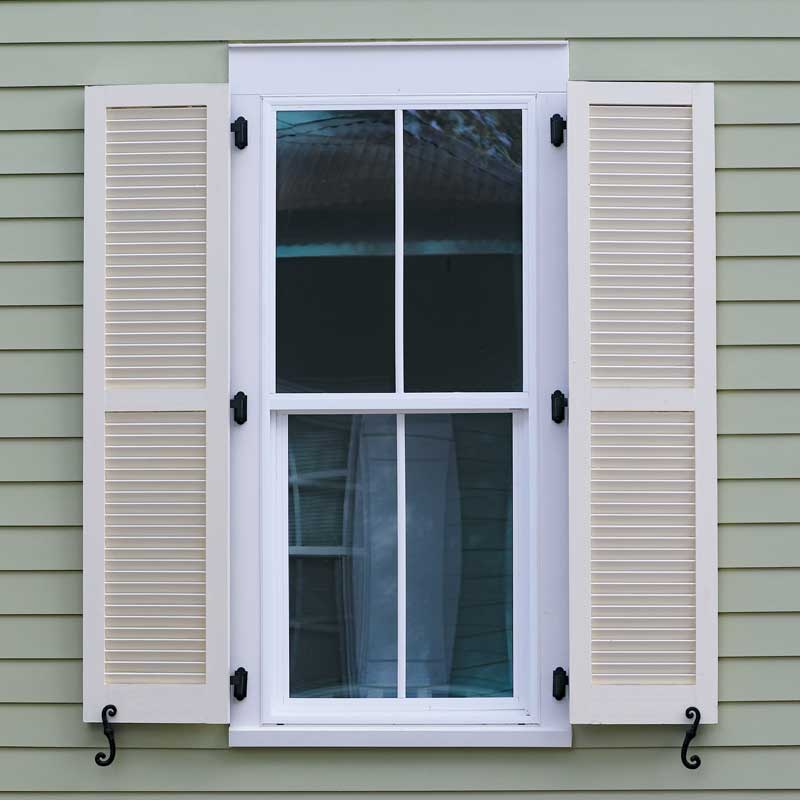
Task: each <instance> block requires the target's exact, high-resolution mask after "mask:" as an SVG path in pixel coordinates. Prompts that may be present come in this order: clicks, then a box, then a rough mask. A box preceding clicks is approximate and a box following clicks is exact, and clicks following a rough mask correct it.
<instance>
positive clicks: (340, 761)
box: [0, 726, 800, 796]
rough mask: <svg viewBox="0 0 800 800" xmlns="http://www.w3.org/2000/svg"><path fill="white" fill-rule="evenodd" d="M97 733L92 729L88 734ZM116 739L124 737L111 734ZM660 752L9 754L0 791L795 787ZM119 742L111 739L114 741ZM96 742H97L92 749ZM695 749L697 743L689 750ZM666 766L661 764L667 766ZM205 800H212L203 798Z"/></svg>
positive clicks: (766, 765)
mask: <svg viewBox="0 0 800 800" xmlns="http://www.w3.org/2000/svg"><path fill="white" fill-rule="evenodd" d="M95 727H97V726H95ZM120 730H121V731H123V732H124V731H125V730H127V729H125V728H122V727H121V728H120ZM673 731H674V736H673V746H672V747H671V748H670V749H668V750H666V751H665V750H664V749H663V748H636V749H628V748H598V749H591V748H590V749H584V750H579V751H574V750H569V749H559V748H556V749H548V748H544V749H511V750H499V751H494V752H491V753H487V754H485V755H483V756H482V757H480V758H476V755H475V752H474V751H471V750H470V749H468V748H463V749H457V748H445V749H439V750H433V751H430V750H428V751H425V750H417V749H402V748H401V749H391V748H382V749H373V750H362V749H358V748H356V749H350V750H336V749H332V750H324V749H321V750H314V751H311V753H313V758H311V757H310V753H309V751H307V750H303V749H296V750H284V749H280V748H277V749H268V748H266V749H264V748H252V749H234V750H227V749H225V750H202V749H185V750H165V749H161V750H159V749H140V750H137V749H127V748H126V749H124V751H123V752H122V753H120V754H119V755H118V757H120V756H122V755H124V756H125V762H124V771H123V768H122V763H120V764H119V766H118V769H117V770H113V769H111V770H103V769H96V768H94V765H93V764H92V765H91V766H88V764H87V759H88V762H89V763H91V751H89V752H86V751H85V750H81V749H39V750H37V749H34V748H9V749H2V750H0V774H3V775H5V776H6V778H5V787H4V788H5V789H6V791H20V790H22V789H25V790H27V791H49V792H52V791H55V790H61V791H90V790H91V791H97V792H104V793H106V796H107V795H108V793H112V792H118V791H119V790H120V783H121V781H123V780H124V785H125V788H126V789H128V790H133V791H142V792H145V791H147V792H149V791H160V792H166V791H183V792H187V791H188V792H192V791H194V792H219V791H223V792H226V791H229V790H230V788H231V787H232V786H235V787H236V788H237V789H239V790H240V791H253V792H255V791H263V789H264V787H266V786H268V787H269V789H270V791H279V792H280V791H290V790H295V791H303V792H315V791H318V790H326V789H330V787H331V786H335V787H337V789H339V791H341V792H343V793H350V792H364V791H376V790H386V789H387V788H389V787H398V788H402V789H403V790H404V791H406V792H437V791H445V790H446V791H451V792H460V793H464V792H472V791H490V790H500V789H503V790H507V791H524V790H530V789H537V790H548V789H562V788H563V789H570V790H573V791H575V790H614V791H616V792H621V791H625V790H632V791H633V790H639V789H645V788H646V789H652V787H653V786H658V787H660V788H661V789H662V790H678V789H689V790H696V789H697V788H698V785H700V786H704V787H715V788H720V789H734V788H735V789H739V790H743V789H756V788H757V789H761V790H763V789H792V788H794V787H795V786H797V785H798V782H800V749H798V748H794V747H753V748H748V749H740V748H717V749H714V750H710V749H708V748H704V747H702V746H697V747H694V746H693V748H692V750H693V751H694V752H698V753H699V754H700V756H701V757H703V756H705V757H704V759H703V769H702V772H701V774H699V775H698V774H695V773H694V772H693V771H689V770H684V769H682V768H681V767H680V764H679V762H678V761H677V760H676V757H677V754H678V753H677V747H676V746H675V745H674V739H675V738H676V737H677V739H678V742H679V744H680V741H681V739H682V736H683V728H682V727H676V728H674V729H673ZM121 738H122V736H121V734H120V739H121ZM98 741H99V742H102V740H98ZM698 745H700V742H698ZM670 756H671V757H670ZM212 796H213V795H212Z"/></svg>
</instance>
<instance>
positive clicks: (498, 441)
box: [405, 414, 513, 697]
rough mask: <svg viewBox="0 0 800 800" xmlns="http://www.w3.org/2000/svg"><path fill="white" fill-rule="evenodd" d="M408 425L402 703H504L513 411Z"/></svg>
mask: <svg viewBox="0 0 800 800" xmlns="http://www.w3.org/2000/svg"><path fill="white" fill-rule="evenodd" d="M405 420H406V422H405V424H406V575H407V599H406V655H407V658H406V675H407V684H408V685H407V692H406V693H407V696H408V697H510V696H511V695H512V693H513V679H512V675H513V672H512V618H513V602H512V574H513V573H512V553H513V545H512V530H513V527H512V430H511V415H510V414H413V415H411V414H409V415H407V416H406V418H405Z"/></svg>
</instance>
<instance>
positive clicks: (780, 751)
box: [0, 0, 800, 800]
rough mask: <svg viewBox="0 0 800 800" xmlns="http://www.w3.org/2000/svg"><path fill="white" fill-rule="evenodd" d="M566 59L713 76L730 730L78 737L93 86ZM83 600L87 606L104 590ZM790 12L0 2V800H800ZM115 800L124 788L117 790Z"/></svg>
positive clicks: (797, 43) (520, 0) (464, 2)
mask: <svg viewBox="0 0 800 800" xmlns="http://www.w3.org/2000/svg"><path fill="white" fill-rule="evenodd" d="M436 38H444V39H480V38H491V39H504V38H511V39H522V38H530V39H561V40H568V41H569V47H570V72H571V77H572V78H574V79H579V80H631V81H637V80H654V81H662V80H669V81H684V80H685V81H714V82H715V84H716V92H715V97H716V122H717V127H716V149H717V211H718V215H717V234H718V255H719V259H718V279H717V286H718V299H719V303H718V331H719V334H718V368H719V392H718V409H719V443H718V458H719V475H720V483H719V512H720V549H719V555H720V572H719V586H720V634H719V649H720V664H719V676H720V700H721V703H720V715H719V717H720V722H719V725H717V726H716V727H714V728H701V732H700V735H699V737H698V739H697V740H696V745H697V749H698V751H699V752H700V754H701V756H702V758H703V766H702V768H701V769H700V770H698V771H696V772H689V771H687V770H685V769H683V768H682V767H681V766H680V762H679V755H678V750H679V747H680V743H681V741H682V737H683V729H682V728H680V727H667V728H664V727H656V728H632V727H628V726H622V727H613V728H609V727H598V728H590V727H581V728H576V729H575V732H574V747H573V748H572V749H571V750H569V749H568V750H502V749H501V750H479V751H469V750H465V751H458V750H416V749H410V750H377V749H375V750H372V749H366V750H272V751H271V750H258V749H256V750H230V749H228V747H227V731H226V729H225V728H223V727H221V726H211V727H200V726H185V725H177V726H150V725H148V726H120V728H119V731H118V743H119V746H120V750H119V754H118V760H117V763H116V764H115V765H114V766H113V767H112V768H111V769H108V770H104V769H98V768H97V767H95V766H94V761H93V754H94V752H95V750H97V749H100V748H101V747H102V746H103V745H104V742H105V740H104V738H103V737H102V735H101V733H100V731H99V726H97V725H86V724H84V723H83V722H81V709H80V701H81V661H80V658H81V616H80V615H81V608H82V602H83V601H82V597H81V573H80V569H81V530H80V525H81V483H80V480H81V440H80V436H81V427H82V426H81V396H80V392H81V346H82V331H81V325H82V310H81V302H82V264H81V259H82V249H83V248H82V236H83V228H82V224H83V223H82V217H83V200H82V191H83V185H82V170H83V87H84V86H85V85H90V84H110V83H115V84H116V83H150V82H155V83H158V82H163V83H181V82H187V83H198V82H224V81H225V80H226V77H227V43H228V42H233V41H308V40H369V39H436ZM96 601H97V602H101V599H100V598H96ZM798 675H800V3H797V2H795V1H794V0H763V1H762V2H759V1H757V0H704V1H703V2H702V3H698V2H696V0H650V1H649V2H638V3H634V2H630V0H414V2H409V1H408V0H228V2H226V1H225V0H159V2H156V1H155V0H140V1H138V2H137V0H98V1H97V2H94V1H92V2H89V1H80V2H77V1H76V2H72V1H71V0H64V1H63V2H49V1H45V0H41V1H39V2H5V3H2V4H0V800H10V799H11V798H22V797H23V796H24V797H26V798H28V799H29V800H34V798H35V800H55V798H63V800H67V798H69V799H70V800H85V799H86V798H93V799H98V800H99V798H106V797H113V796H118V797H119V798H121V799H122V798H125V800H167V798H169V800H189V798H192V799H194V798H197V797H200V798H219V799H220V800H222V799H223V798H224V799H225V800H232V799H233V798H241V799H242V800H244V798H256V797H259V798H261V797H275V798H286V797H297V798H298V799H299V798H300V797H314V798H317V800H331V798H333V797H343V796H351V795H352V796H356V797H358V798H361V800H372V799H373V798H375V799H376V800H377V798H387V800H388V798H389V797H391V798H392V800H410V798H414V799H415V800H416V798H419V797H422V796H429V795H437V796H441V797H442V798H456V797H463V796H465V795H473V796H474V797H475V798H476V800H490V799H491V800H496V799H497V798H501V797H502V798H503V800H521V798H523V797H524V798H526V799H528V798H530V799H532V800H556V798H557V800H590V798H591V800H612V798H613V800H618V799H619V798H623V800H678V798H680V799H681V800H697V799H698V798H708V800H727V799H728V798H730V800H734V799H735V800H755V799H756V798H758V799H759V800H761V798H767V800H769V798H772V799H773V800H789V798H798V797H800V688H799V687H800V680H798ZM116 793H119V794H118V795H117V794H116Z"/></svg>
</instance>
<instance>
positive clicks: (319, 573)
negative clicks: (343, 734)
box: [288, 414, 397, 698]
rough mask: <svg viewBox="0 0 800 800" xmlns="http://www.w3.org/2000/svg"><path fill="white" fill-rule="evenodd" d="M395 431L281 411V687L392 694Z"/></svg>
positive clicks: (379, 421) (308, 693)
mask: <svg viewBox="0 0 800 800" xmlns="http://www.w3.org/2000/svg"><path fill="white" fill-rule="evenodd" d="M396 431H397V428H396V418H395V417H394V416H389V415H383V414H380V415H379V414H367V415H349V414H341V415H327V416H310V415H309V416H290V417H289V475H288V478H289V486H288V488H289V693H290V696H291V697H337V698H356V697H396V696H397V465H396V459H397V433H396Z"/></svg>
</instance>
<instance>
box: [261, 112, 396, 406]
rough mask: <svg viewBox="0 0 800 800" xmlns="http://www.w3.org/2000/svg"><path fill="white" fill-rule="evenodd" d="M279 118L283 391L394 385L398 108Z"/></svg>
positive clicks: (279, 346) (372, 388) (279, 364)
mask: <svg viewBox="0 0 800 800" xmlns="http://www.w3.org/2000/svg"><path fill="white" fill-rule="evenodd" d="M277 127H278V132H277V165H276V170H277V174H276V180H277V198H276V202H277V219H276V246H277V251H276V257H277V262H276V293H277V297H276V306H277V324H276V327H277V331H276V335H277V347H276V350H277V354H276V360H277V388H278V391H279V392H367V391H371V392H387V391H394V226H395V221H394V112H393V111H279V112H278V114H277Z"/></svg>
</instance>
